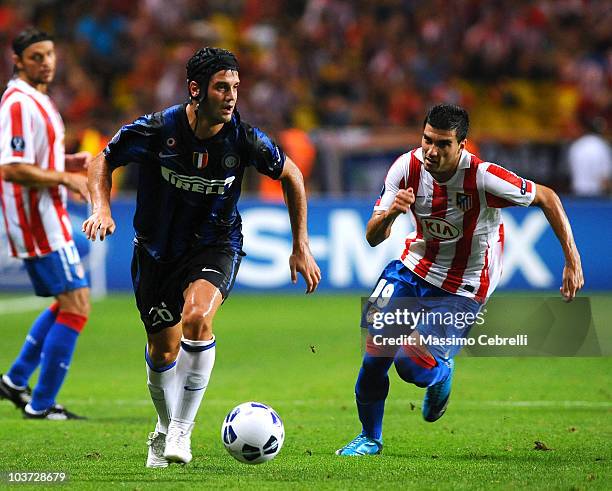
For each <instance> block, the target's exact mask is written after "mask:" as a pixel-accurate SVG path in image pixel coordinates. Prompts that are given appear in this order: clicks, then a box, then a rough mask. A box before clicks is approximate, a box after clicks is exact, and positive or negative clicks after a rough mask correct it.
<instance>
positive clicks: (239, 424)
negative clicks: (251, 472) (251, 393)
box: [221, 402, 285, 464]
mask: <svg viewBox="0 0 612 491" xmlns="http://www.w3.org/2000/svg"><path fill="white" fill-rule="evenodd" d="M221 440H222V441H223V445H225V448H226V449H227V451H228V452H229V453H230V455H231V456H232V457H234V458H235V459H236V460H239V461H240V462H244V463H245V464H261V463H262V462H267V461H268V460H272V459H273V458H274V457H276V456H277V455H278V452H280V449H281V447H282V446H283V441H284V440H285V428H284V426H283V421H282V420H281V419H280V416H279V415H278V414H277V412H276V411H275V410H274V409H272V408H271V407H270V406H266V405H265V404H261V403H260V402H245V403H243V404H240V405H239V406H236V407H235V408H234V409H232V410H231V411H230V412H229V414H228V415H227V416H226V417H225V419H224V420H223V424H222V425H221Z"/></svg>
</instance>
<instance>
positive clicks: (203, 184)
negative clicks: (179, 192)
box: [161, 166, 236, 194]
mask: <svg viewBox="0 0 612 491" xmlns="http://www.w3.org/2000/svg"><path fill="white" fill-rule="evenodd" d="M161 174H162V177H163V178H164V179H165V180H166V181H168V182H169V183H170V184H172V185H173V186H175V187H176V188H178V189H184V190H185V191H192V192H194V193H202V194H224V193H225V191H226V187H227V189H229V187H230V186H231V185H232V183H233V182H234V180H235V179H236V176H229V177H227V178H225V179H204V178H203V177H198V176H184V175H182V174H177V173H176V172H174V171H173V170H172V169H168V168H167V167H164V166H161Z"/></svg>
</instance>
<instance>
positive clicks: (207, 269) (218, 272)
mask: <svg viewBox="0 0 612 491" xmlns="http://www.w3.org/2000/svg"><path fill="white" fill-rule="evenodd" d="M202 271H211V272H212V273H217V274H223V273H221V271H217V270H216V269H211V268H202Z"/></svg>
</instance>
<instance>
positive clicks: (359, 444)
mask: <svg viewBox="0 0 612 491" xmlns="http://www.w3.org/2000/svg"><path fill="white" fill-rule="evenodd" d="M382 448H383V445H382V440H375V439H374V438H370V437H369V436H366V435H364V434H363V433H360V434H359V435H357V436H356V437H355V438H353V439H352V440H351V441H350V442H349V443H348V444H346V445H345V446H344V447H342V448H339V449H338V450H336V455H351V456H360V455H378V454H380V453H381V452H382Z"/></svg>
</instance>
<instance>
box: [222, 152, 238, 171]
mask: <svg viewBox="0 0 612 491" xmlns="http://www.w3.org/2000/svg"><path fill="white" fill-rule="evenodd" d="M238 162H239V160H238V156H237V155H235V154H233V153H228V154H227V155H225V156H224V157H223V167H224V168H226V169H228V170H229V169H233V168H234V167H236V166H237V165H238Z"/></svg>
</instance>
